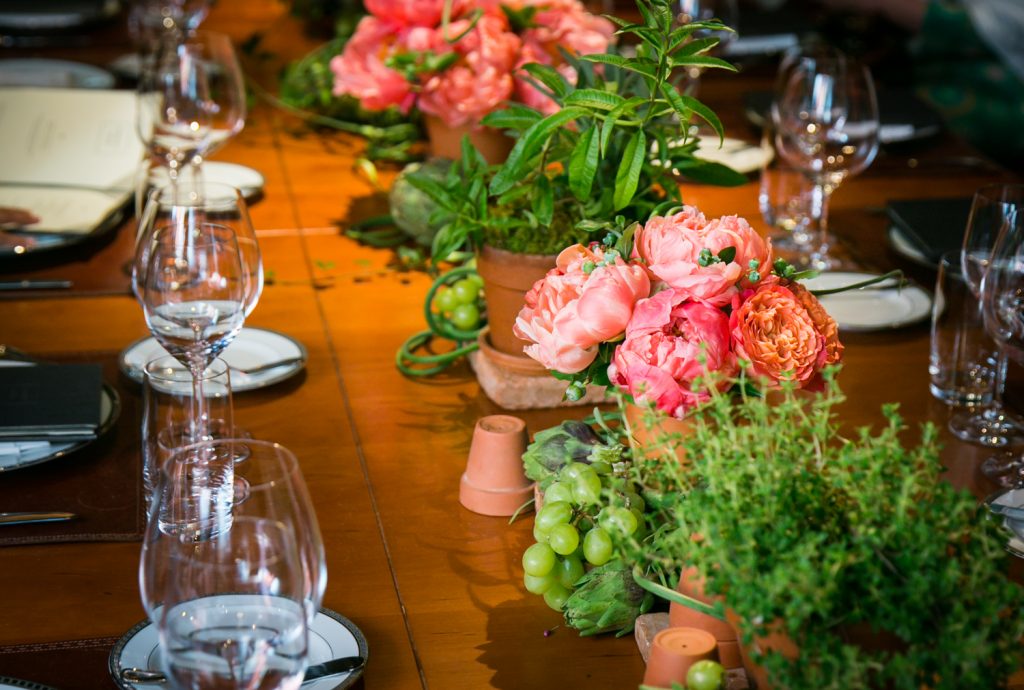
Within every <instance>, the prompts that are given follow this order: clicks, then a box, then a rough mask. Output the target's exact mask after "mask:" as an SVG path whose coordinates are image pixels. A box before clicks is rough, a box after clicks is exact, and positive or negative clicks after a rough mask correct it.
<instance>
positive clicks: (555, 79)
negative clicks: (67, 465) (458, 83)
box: [522, 62, 728, 98]
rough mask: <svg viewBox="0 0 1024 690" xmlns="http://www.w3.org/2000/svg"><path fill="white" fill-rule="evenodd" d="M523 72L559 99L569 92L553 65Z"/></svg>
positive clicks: (526, 67) (528, 66)
mask: <svg viewBox="0 0 1024 690" xmlns="http://www.w3.org/2000/svg"><path fill="white" fill-rule="evenodd" d="M726 64H728V63H726ZM522 70H523V71H524V72H526V73H527V74H529V75H530V76H531V77H533V78H534V79H536V80H537V81H539V82H540V83H541V84H543V85H544V86H546V87H547V88H548V89H549V90H550V91H551V93H553V94H554V95H555V96H557V97H558V98H564V97H565V94H566V93H568V92H569V82H567V81H566V80H565V77H563V76H562V75H561V74H560V73H559V72H558V70H556V69H555V68H554V67H552V66H551V65H541V64H539V63H536V62H531V63H529V64H526V65H523V67H522Z"/></svg>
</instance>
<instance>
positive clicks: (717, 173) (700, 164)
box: [674, 159, 748, 187]
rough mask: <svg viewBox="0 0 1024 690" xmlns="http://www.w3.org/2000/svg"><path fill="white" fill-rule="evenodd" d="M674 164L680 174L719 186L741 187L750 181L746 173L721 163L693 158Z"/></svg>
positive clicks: (695, 180) (696, 180)
mask: <svg viewBox="0 0 1024 690" xmlns="http://www.w3.org/2000/svg"><path fill="white" fill-rule="evenodd" d="M674 165H675V168H676V170H678V171H679V174H680V175H682V176H683V177H686V178H687V179H690V180H693V181H694V182H700V183H703V184H712V185H717V186H719V187H739V186H740V185H744V184H746V183H747V182H748V180H747V176H746V175H744V174H742V173H738V172H736V171H735V170H733V169H732V168H730V167H729V166H727V165H722V164H721V163H712V162H710V161H702V160H698V159H693V160H692V161H676V162H675V164H674Z"/></svg>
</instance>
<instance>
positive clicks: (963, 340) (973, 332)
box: [928, 252, 997, 406]
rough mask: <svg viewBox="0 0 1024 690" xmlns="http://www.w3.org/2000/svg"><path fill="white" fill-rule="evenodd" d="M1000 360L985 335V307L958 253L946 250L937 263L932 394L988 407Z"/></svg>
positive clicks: (949, 402)
mask: <svg viewBox="0 0 1024 690" xmlns="http://www.w3.org/2000/svg"><path fill="white" fill-rule="evenodd" d="M996 357H997V351H996V346H995V343H994V342H993V341H992V339H991V338H990V337H989V336H988V335H987V334H986V333H985V326H984V321H983V319H982V312H981V304H980V302H979V301H978V300H977V299H976V298H975V297H974V294H973V292H972V291H971V287H970V284H969V282H968V281H967V280H966V279H965V276H964V273H963V269H962V267H961V261H960V252H947V253H946V254H943V255H942V258H941V260H940V261H939V274H938V278H937V280H936V283H935V302H934V303H933V305H932V337H931V357H930V359H929V362H928V373H929V374H930V375H931V386H930V387H931V392H932V395H934V396H935V397H936V398H937V399H939V400H941V401H942V402H944V403H946V404H947V405H952V406H961V405H969V406H974V405H982V406H983V405H988V404H990V403H991V402H992V394H993V391H994V389H995V373H996Z"/></svg>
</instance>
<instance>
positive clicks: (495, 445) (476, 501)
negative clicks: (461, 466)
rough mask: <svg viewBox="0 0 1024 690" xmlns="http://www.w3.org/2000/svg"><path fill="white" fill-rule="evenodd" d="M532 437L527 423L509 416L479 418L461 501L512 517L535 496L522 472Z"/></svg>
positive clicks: (481, 510)
mask: <svg viewBox="0 0 1024 690" xmlns="http://www.w3.org/2000/svg"><path fill="white" fill-rule="evenodd" d="M528 442H529V437H528V436H527V433H526V423H525V422H524V421H523V420H521V419H519V418H518V417H512V416H510V415H491V416H489V417H481V418H480V419H478V420H477V423H476V429H474V431H473V443H472V445H471V446H470V449H469V460H468V461H467V463H466V471H465V472H464V473H463V475H462V480H461V482H460V484H459V501H460V502H461V503H462V505H463V506H465V507H466V508H468V509H469V510H472V511H473V512H474V513H480V514H481V515H495V516H499V515H500V516H509V515H512V514H514V513H515V512H516V511H517V510H518V509H519V508H521V507H522V506H523V505H524V504H525V503H527V501H529V500H530V497H531V496H532V495H533V482H531V481H530V480H529V479H527V478H526V474H525V473H524V472H523V460H522V457H523V453H524V452H526V446H527V444H528Z"/></svg>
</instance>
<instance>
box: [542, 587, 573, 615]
mask: <svg viewBox="0 0 1024 690" xmlns="http://www.w3.org/2000/svg"><path fill="white" fill-rule="evenodd" d="M568 598H569V590H567V589H566V588H565V587H563V586H562V585H560V584H558V583H557V582H556V583H555V584H553V585H551V587H549V588H548V591H546V592H544V603H545V604H547V605H548V606H550V607H551V608H553V609H554V610H555V611H561V610H562V607H563V606H565V601H566V599H568Z"/></svg>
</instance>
